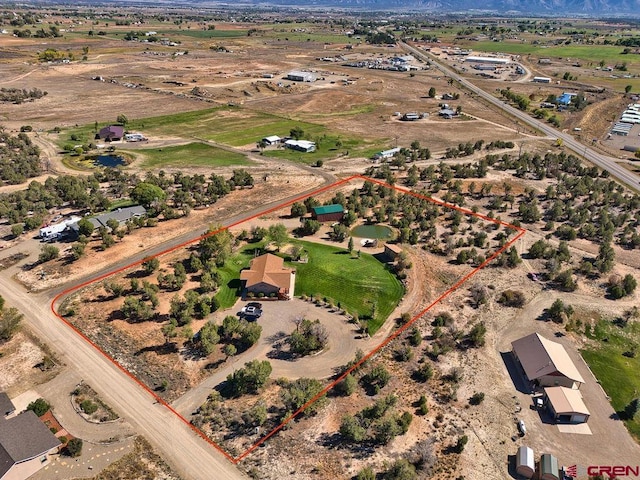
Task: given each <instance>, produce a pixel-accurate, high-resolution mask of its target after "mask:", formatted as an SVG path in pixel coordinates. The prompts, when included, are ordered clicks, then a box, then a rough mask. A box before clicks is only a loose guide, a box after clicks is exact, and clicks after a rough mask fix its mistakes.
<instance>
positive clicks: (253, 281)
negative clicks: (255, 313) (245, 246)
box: [240, 253, 296, 299]
mask: <svg viewBox="0 0 640 480" xmlns="http://www.w3.org/2000/svg"><path fill="white" fill-rule="evenodd" d="M240 280H241V281H242V282H244V288H246V290H247V293H253V294H256V295H260V294H262V295H264V296H275V295H277V296H278V298H280V299H289V298H291V297H292V296H293V292H294V287H295V281H296V271H295V270H293V269H291V268H285V267H284V259H282V258H281V257H278V256H276V255H272V254H270V253H266V254H264V255H260V256H259V257H256V258H254V259H253V260H251V266H250V267H249V268H248V269H246V270H243V271H242V272H240Z"/></svg>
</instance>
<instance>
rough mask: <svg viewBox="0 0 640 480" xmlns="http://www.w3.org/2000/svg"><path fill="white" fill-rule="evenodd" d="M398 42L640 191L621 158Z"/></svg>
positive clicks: (485, 97) (474, 91)
mask: <svg viewBox="0 0 640 480" xmlns="http://www.w3.org/2000/svg"><path fill="white" fill-rule="evenodd" d="M399 43H400V46H401V47H402V48H404V49H405V50H407V51H409V52H411V53H412V54H413V55H415V56H416V57H418V58H420V59H422V60H424V61H426V62H429V63H430V64H431V65H433V66H434V67H436V68H437V69H438V70H440V71H441V72H442V73H444V74H445V75H446V76H448V77H450V78H452V79H453V80H455V81H457V82H459V83H460V84H461V85H462V86H464V87H465V88H466V89H467V90H469V91H471V92H473V93H474V94H476V95H478V96H479V97H482V98H483V99H484V100H486V101H487V102H489V103H491V104H492V105H495V106H496V107H498V108H500V109H502V110H503V111H505V112H506V113H508V114H509V115H511V116H513V117H515V118H517V119H518V120H520V121H521V122H523V123H526V124H528V125H530V126H531V127H533V128H535V129H536V130H539V131H541V132H542V133H544V134H545V135H548V136H550V137H552V138H559V139H561V140H562V142H563V145H564V146H566V147H568V148H570V149H571V150H573V151H574V152H575V153H577V154H578V155H581V156H582V157H584V158H585V159H586V160H588V161H589V162H591V163H593V164H594V165H596V166H598V167H600V168H602V169H603V170H606V171H607V172H609V173H610V174H611V175H612V176H613V177H615V178H616V179H617V180H619V181H620V182H622V183H623V184H625V185H627V186H628V187H630V188H631V189H633V190H640V178H639V177H638V176H637V175H636V174H635V173H633V172H630V171H629V170H627V169H626V168H624V167H623V166H621V165H618V164H617V163H616V162H617V161H618V159H616V158H613V157H609V156H606V155H602V154H600V153H598V152H596V151H595V150H592V149H590V148H589V147H588V146H586V145H583V144H582V143H580V142H579V141H577V140H576V139H575V138H573V136H571V135H570V134H568V133H563V132H559V131H558V130H556V129H555V128H553V127H552V126H551V125H549V124H547V123H544V122H541V121H539V120H536V119H535V118H533V117H531V116H529V114H527V113H525V112H522V111H521V110H518V109H517V108H514V107H512V106H511V105H508V104H506V103H504V102H503V101H502V100H500V99H498V98H496V97H494V96H493V95H491V94H489V93H487V92H485V91H484V90H482V89H481V88H479V87H477V86H475V85H474V84H473V83H471V82H470V81H469V80H467V79H465V78H463V77H462V76H460V75H458V74H457V73H456V72H454V71H453V70H452V69H451V68H448V67H447V66H445V65H443V64H442V63H441V62H439V61H438V60H436V58H435V57H433V56H431V55H427V54H426V53H425V52H423V51H421V50H419V49H417V48H415V47H412V46H410V45H407V44H406V43H404V42H399Z"/></svg>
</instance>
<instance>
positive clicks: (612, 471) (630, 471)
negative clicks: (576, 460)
mask: <svg viewBox="0 0 640 480" xmlns="http://www.w3.org/2000/svg"><path fill="white" fill-rule="evenodd" d="M587 475H607V476H608V477H609V478H614V477H620V476H623V477H629V476H631V475H633V476H635V477H638V476H640V466H638V465H636V466H632V465H590V466H589V467H587Z"/></svg>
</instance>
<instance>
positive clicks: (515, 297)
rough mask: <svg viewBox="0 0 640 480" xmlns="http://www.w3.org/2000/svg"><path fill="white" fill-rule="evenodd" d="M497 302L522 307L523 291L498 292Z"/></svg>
mask: <svg viewBox="0 0 640 480" xmlns="http://www.w3.org/2000/svg"><path fill="white" fill-rule="evenodd" d="M498 303H501V304H503V305H505V306H507V307H514V308H522V307H523V306H524V304H525V297H524V293H522V292H521V291H520V290H505V291H504V292H502V293H501V294H500V298H498Z"/></svg>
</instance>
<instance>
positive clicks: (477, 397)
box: [469, 392, 484, 405]
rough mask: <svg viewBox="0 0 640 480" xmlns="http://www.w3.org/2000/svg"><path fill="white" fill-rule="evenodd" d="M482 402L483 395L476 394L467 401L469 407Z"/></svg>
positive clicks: (480, 393) (481, 393)
mask: <svg viewBox="0 0 640 480" xmlns="http://www.w3.org/2000/svg"><path fill="white" fill-rule="evenodd" d="M483 401H484V393H483V392H476V393H474V394H473V395H472V396H471V398H470V399H469V404H471V405H480V404H481V403H482V402H483Z"/></svg>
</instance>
